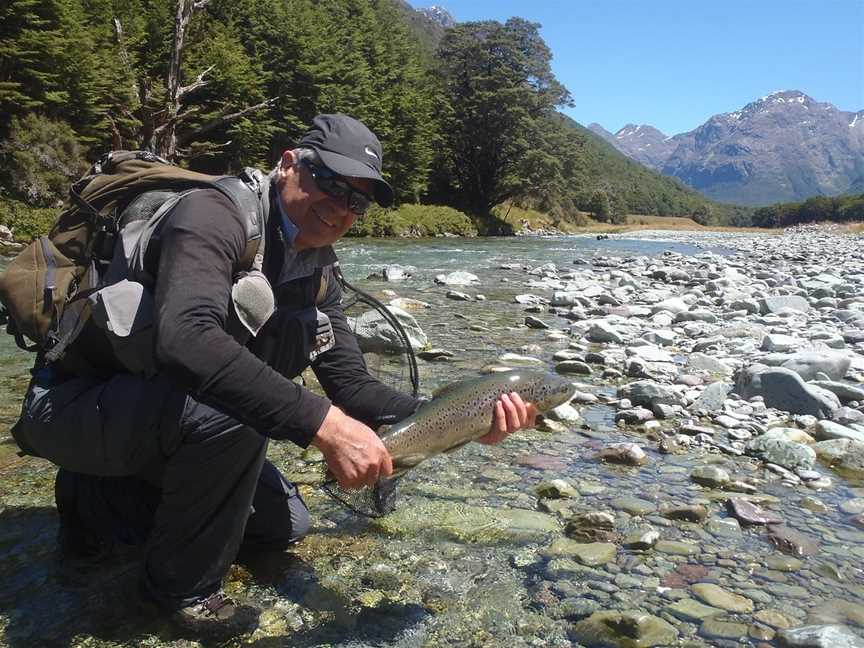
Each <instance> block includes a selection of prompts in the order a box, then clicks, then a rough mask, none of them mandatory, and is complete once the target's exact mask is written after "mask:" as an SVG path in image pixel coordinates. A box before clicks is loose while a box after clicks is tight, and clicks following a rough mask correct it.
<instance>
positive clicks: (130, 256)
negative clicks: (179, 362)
mask: <svg viewBox="0 0 864 648" xmlns="http://www.w3.org/2000/svg"><path fill="white" fill-rule="evenodd" d="M213 188H214V189H217V190H219V191H221V192H222V193H223V194H224V195H226V196H227V197H228V198H229V199H230V200H231V202H232V203H233V204H234V205H235V207H236V208H237V210H238V213H239V214H240V217H241V220H242V221H243V225H244V227H245V230H246V246H245V249H244V251H243V255H242V256H241V258H240V259H239V260H238V262H237V263H236V264H235V267H234V269H233V285H232V289H231V310H230V312H229V325H228V328H229V332H230V333H231V335H232V336H233V337H234V338H235V339H237V341H238V342H240V343H241V344H245V343H246V341H247V340H248V338H249V336H252V335H256V334H257V333H258V331H259V330H260V329H261V327H262V326H263V325H264V324H265V323H266V321H267V320H268V319H269V317H270V315H272V313H273V311H274V297H273V291H272V289H271V287H270V283H269V281H268V280H267V278H266V277H265V276H264V274H263V272H262V264H263V260H264V252H265V241H266V231H267V220H268V211H269V205H268V199H267V197H268V196H269V178H267V177H266V176H264V175H263V174H262V173H261V172H260V171H258V170H255V169H246V170H244V172H243V173H242V174H240V176H238V177H233V176H228V177H224V178H219V179H217V180H215V182H214V186H213ZM199 191H202V188H194V189H188V190H185V191H181V192H173V191H160V190H155V191H150V192H146V193H144V194H141V195H140V196H139V197H137V198H136V199H135V200H133V201H132V202H131V203H130V204H129V206H128V207H126V209H124V210H123V212H122V213H121V214H120V218H119V219H118V228H117V236H116V240H115V244H114V254H113V255H112V257H111V260H110V262H109V264H108V267H107V269H106V270H105V272H104V274H102V276H101V278H100V281H99V284H98V285H97V286H94V288H93V289H92V290H90V291H89V293H88V294H87V296H86V301H87V306H86V308H87V310H89V317H87V318H86V319H85V320H84V321H83V322H82V323H81V324H80V328H79V331H78V332H77V334H73V336H72V339H71V340H70V342H69V343H68V344H67V345H66V348H65V349H63V350H62V354H57V353H56V352H55V349H51V350H49V351H48V352H46V354H45V358H46V361H47V362H49V363H50V362H52V361H54V362H57V363H58V365H59V366H60V367H61V368H63V369H65V370H66V371H69V372H71V373H74V374H76V375H94V376H104V375H106V374H111V373H116V372H117V371H124V372H129V373H133V374H139V375H144V376H152V375H155V373H156V366H155V360H154V345H155V338H154V324H155V308H154V298H153V295H154V293H155V284H156V281H157V278H156V277H155V276H154V274H153V272H155V270H154V269H153V268H151V267H149V266H150V265H152V263H145V260H149V257H148V249H149V246H150V243H151V241H152V240H153V237H154V235H155V234H156V233H158V232H159V230H160V229H161V228H162V227H163V226H164V225H165V223H166V222H167V220H168V219H170V217H171V215H172V214H173V213H174V210H175V208H176V207H177V205H178V204H179V203H180V201H181V200H184V199H189V198H190V197H193V194H194V193H196V192H199ZM193 199H194V197H193ZM238 324H239V326H238ZM62 335H63V331H62V327H61V336H62ZM106 342H107V344H106Z"/></svg>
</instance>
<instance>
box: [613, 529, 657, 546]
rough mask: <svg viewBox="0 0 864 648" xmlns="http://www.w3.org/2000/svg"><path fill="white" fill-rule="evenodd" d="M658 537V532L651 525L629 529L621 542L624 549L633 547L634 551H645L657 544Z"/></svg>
mask: <svg viewBox="0 0 864 648" xmlns="http://www.w3.org/2000/svg"><path fill="white" fill-rule="evenodd" d="M659 539H660V532H659V531H657V529H655V528H653V527H650V526H649V527H640V528H638V529H635V530H633V531H630V532H629V533H628V534H627V535H626V536H625V537H624V541H623V542H622V543H621V544H622V546H623V547H624V548H625V549H633V550H635V551H646V550H648V549H650V548H651V547H653V546H654V545H655V544H657V541H658V540H659Z"/></svg>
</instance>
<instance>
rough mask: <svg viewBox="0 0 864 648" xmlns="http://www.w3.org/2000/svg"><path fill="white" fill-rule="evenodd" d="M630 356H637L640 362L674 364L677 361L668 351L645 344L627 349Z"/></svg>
mask: <svg viewBox="0 0 864 648" xmlns="http://www.w3.org/2000/svg"><path fill="white" fill-rule="evenodd" d="M625 352H626V353H627V355H628V356H636V357H637V358H639V359H640V360H644V361H645V362H669V363H671V362H674V361H675V359H674V358H673V357H672V356H671V355H669V354H668V353H667V352H666V351H664V350H663V349H661V348H659V347H655V346H654V345H651V344H644V345H642V346H635V347H627V349H626V351H625Z"/></svg>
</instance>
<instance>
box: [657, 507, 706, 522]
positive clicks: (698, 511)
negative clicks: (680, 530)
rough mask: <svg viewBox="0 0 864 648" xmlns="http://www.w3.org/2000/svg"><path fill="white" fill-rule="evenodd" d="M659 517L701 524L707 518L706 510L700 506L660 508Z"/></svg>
mask: <svg viewBox="0 0 864 648" xmlns="http://www.w3.org/2000/svg"><path fill="white" fill-rule="evenodd" d="M660 515H662V516H663V517H665V518H669V519H670V520H683V521H685V522H702V521H703V520H705V518H707V517H708V509H707V508H705V507H704V506H703V505H702V504H682V505H674V504H672V505H667V506H663V507H661V508H660Z"/></svg>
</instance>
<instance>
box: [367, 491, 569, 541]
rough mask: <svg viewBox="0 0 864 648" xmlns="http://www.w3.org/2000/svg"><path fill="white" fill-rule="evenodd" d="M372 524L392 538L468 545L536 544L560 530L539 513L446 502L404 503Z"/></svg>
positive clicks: (550, 519)
mask: <svg viewBox="0 0 864 648" xmlns="http://www.w3.org/2000/svg"><path fill="white" fill-rule="evenodd" d="M374 524H375V525H376V526H378V527H380V528H381V529H382V530H383V531H384V532H385V533H390V534H393V535H398V536H404V535H421V534H424V535H430V536H433V537H435V536H437V537H445V538H448V539H451V540H455V541H457V542H464V543H468V544H497V543H501V542H529V541H537V540H540V539H542V538H545V537H547V536H548V535H549V534H550V533H551V532H553V531H558V530H559V529H560V526H559V525H558V522H557V521H556V520H555V518H554V517H552V516H550V515H547V514H545V513H540V512H538V511H527V510H524V509H507V508H493V507H489V506H471V505H468V504H457V503H454V502H452V501H447V500H441V501H435V500H416V501H412V502H411V503H410V504H409V503H406V502H403V503H401V504H400V505H399V506H397V507H396V510H395V511H393V512H392V513H390V514H389V515H386V516H384V517H382V518H379V519H377V520H375V521H374Z"/></svg>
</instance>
